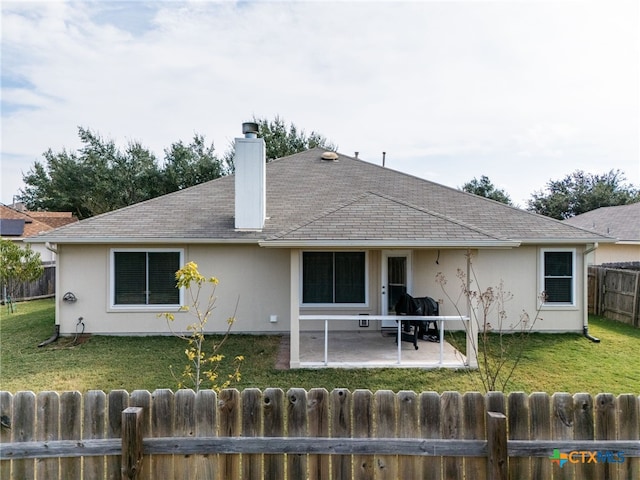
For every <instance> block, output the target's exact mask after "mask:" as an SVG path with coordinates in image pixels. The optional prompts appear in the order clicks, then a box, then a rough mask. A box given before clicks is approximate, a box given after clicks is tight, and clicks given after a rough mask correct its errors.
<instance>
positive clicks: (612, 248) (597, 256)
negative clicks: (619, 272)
mask: <svg viewBox="0 0 640 480" xmlns="http://www.w3.org/2000/svg"><path fill="white" fill-rule="evenodd" d="M617 262H640V244H636V245H631V244H614V243H604V244H600V246H599V247H598V248H597V249H596V250H595V251H594V252H593V259H590V263H593V264H594V265H601V264H603V263H617Z"/></svg>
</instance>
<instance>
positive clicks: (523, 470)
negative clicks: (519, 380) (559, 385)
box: [507, 392, 531, 478]
mask: <svg viewBox="0 0 640 480" xmlns="http://www.w3.org/2000/svg"><path fill="white" fill-rule="evenodd" d="M508 412H509V416H508V417H507V421H508V429H509V440H529V397H527V394H526V393H524V392H514V393H512V394H511V395H509V401H508ZM530 469H531V461H530V459H529V458H528V457H527V458H522V457H514V458H510V459H509V478H529V472H530V471H531V470H530Z"/></svg>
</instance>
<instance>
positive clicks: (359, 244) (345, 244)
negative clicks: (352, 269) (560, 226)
mask: <svg viewBox="0 0 640 480" xmlns="http://www.w3.org/2000/svg"><path fill="white" fill-rule="evenodd" d="M258 244H259V245H260V246H261V247H266V248H329V247H330V248H515V247H519V246H520V242H518V241H514V240H493V241H441V240H263V241H261V242H258Z"/></svg>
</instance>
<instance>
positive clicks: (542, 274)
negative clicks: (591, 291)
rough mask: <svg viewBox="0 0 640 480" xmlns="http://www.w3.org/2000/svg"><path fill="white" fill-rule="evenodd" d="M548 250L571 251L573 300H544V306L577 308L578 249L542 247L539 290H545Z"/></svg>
mask: <svg viewBox="0 0 640 480" xmlns="http://www.w3.org/2000/svg"><path fill="white" fill-rule="evenodd" d="M547 252H565V253H571V299H572V301H571V302H546V301H545V302H543V303H542V307H543V308H544V309H547V310H548V309H554V308H560V309H562V308H575V307H576V305H577V301H576V291H577V288H576V285H577V278H576V249H575V248H561V247H556V248H541V249H540V269H539V270H540V278H539V279H538V282H539V283H538V292H543V291H544V283H545V282H544V279H545V271H544V257H545V253H547Z"/></svg>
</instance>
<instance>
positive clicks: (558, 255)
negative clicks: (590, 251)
mask: <svg viewBox="0 0 640 480" xmlns="http://www.w3.org/2000/svg"><path fill="white" fill-rule="evenodd" d="M540 262H541V265H540V272H541V281H540V284H541V287H542V291H543V292H544V294H545V301H544V305H557V306H562V305H566V306H573V305H575V304H576V250H575V249H567V248H544V249H542V250H541V255H540Z"/></svg>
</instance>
